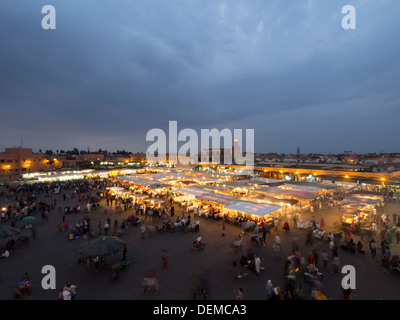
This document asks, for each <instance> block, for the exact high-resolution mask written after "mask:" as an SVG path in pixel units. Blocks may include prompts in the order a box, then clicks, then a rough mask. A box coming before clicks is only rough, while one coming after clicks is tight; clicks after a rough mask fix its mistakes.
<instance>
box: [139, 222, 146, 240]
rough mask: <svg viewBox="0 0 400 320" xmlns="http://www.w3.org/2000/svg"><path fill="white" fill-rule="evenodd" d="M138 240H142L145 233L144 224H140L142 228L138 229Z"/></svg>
mask: <svg viewBox="0 0 400 320" xmlns="http://www.w3.org/2000/svg"><path fill="white" fill-rule="evenodd" d="M140 232H141V235H140V239H144V234H145V233H146V226H145V225H144V224H142V226H141V227H140Z"/></svg>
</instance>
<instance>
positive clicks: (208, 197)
mask: <svg viewBox="0 0 400 320" xmlns="http://www.w3.org/2000/svg"><path fill="white" fill-rule="evenodd" d="M196 199H198V200H201V201H209V202H214V203H218V204H222V205H226V204H228V203H230V202H232V201H235V200H238V197H234V196H228V195H225V194H220V193H214V192H207V193H203V194H200V195H197V196H196Z"/></svg>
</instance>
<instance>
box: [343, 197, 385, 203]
mask: <svg viewBox="0 0 400 320" xmlns="http://www.w3.org/2000/svg"><path fill="white" fill-rule="evenodd" d="M343 202H345V203H359V204H365V205H367V204H378V203H379V200H378V199H368V198H359V197H347V198H344V199H343Z"/></svg>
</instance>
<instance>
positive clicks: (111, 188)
mask: <svg viewBox="0 0 400 320" xmlns="http://www.w3.org/2000/svg"><path fill="white" fill-rule="evenodd" d="M107 190H108V191H110V192H122V191H125V189H124V188H121V187H109V188H107Z"/></svg>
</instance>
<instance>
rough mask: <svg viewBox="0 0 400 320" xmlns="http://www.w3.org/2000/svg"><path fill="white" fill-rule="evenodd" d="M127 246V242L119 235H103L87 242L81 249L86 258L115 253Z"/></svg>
mask: <svg viewBox="0 0 400 320" xmlns="http://www.w3.org/2000/svg"><path fill="white" fill-rule="evenodd" d="M125 247H126V243H125V242H124V241H123V240H121V239H120V238H117V237H101V238H99V239H95V240H92V241H90V242H89V243H87V244H86V245H85V246H83V247H82V248H80V249H79V251H80V252H81V254H82V255H83V256H85V257H86V258H96V257H104V256H107V255H113V254H115V253H117V252H119V251H121V250H122V249H123V248H125Z"/></svg>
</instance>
